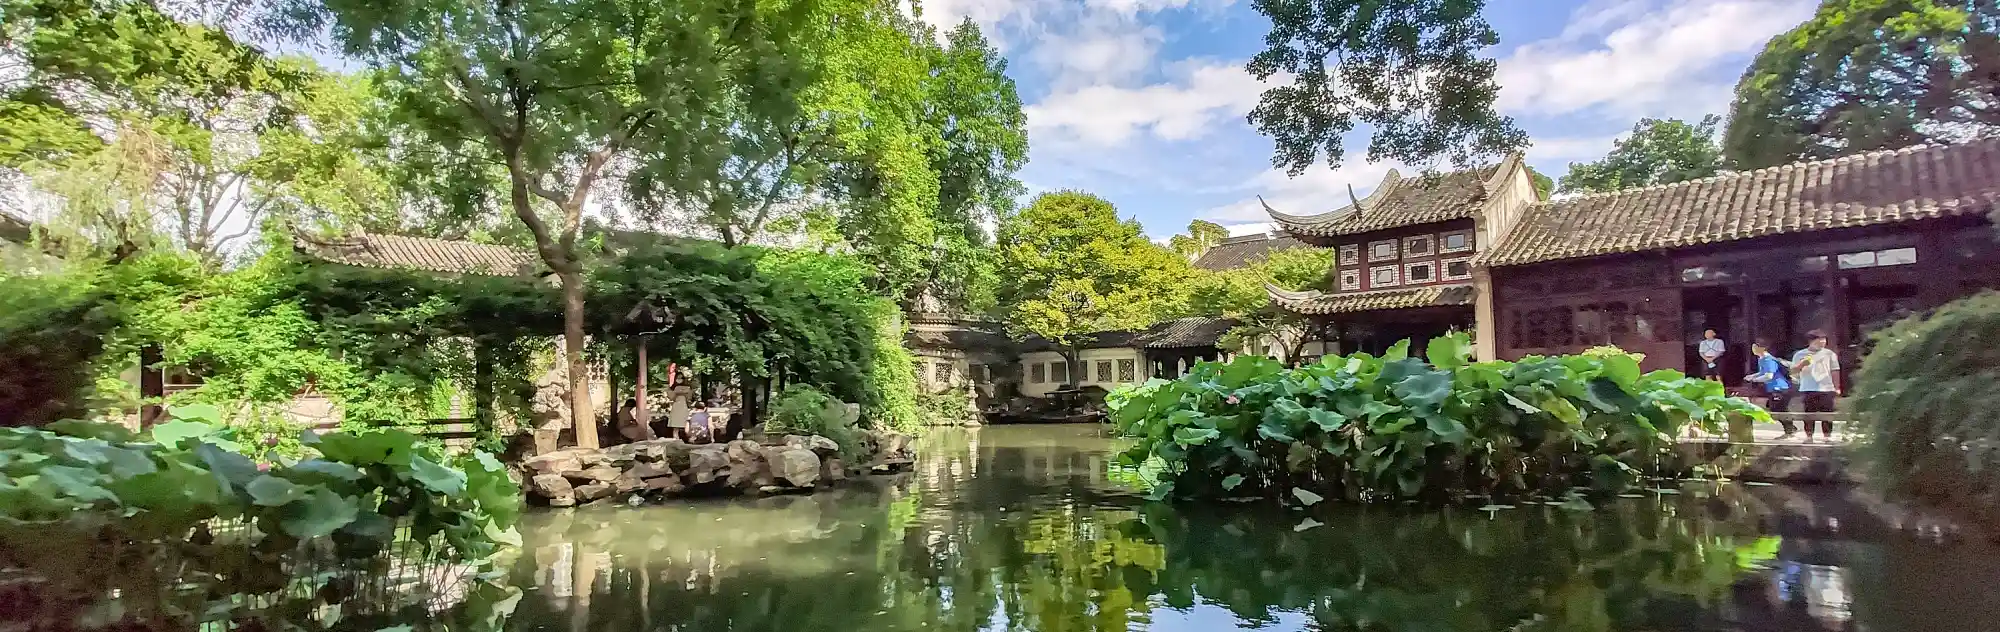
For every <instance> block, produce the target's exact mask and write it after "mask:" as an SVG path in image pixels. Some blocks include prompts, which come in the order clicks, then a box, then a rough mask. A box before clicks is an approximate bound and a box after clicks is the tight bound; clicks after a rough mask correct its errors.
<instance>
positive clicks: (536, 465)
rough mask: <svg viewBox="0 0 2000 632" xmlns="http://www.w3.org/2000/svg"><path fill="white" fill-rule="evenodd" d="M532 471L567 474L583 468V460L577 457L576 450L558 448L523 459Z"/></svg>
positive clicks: (523, 463) (524, 463)
mask: <svg viewBox="0 0 2000 632" xmlns="http://www.w3.org/2000/svg"><path fill="white" fill-rule="evenodd" d="M522 465H526V466H527V467H528V469H529V470H530V471H533V472H535V473H537V474H565V473H569V472H575V471H578V470H581V469H583V461H582V460H581V459H578V458H577V453H576V451H575V450H558V451H555V452H550V453H548V454H544V455H541V456H536V457H529V458H528V460H526V461H522Z"/></svg>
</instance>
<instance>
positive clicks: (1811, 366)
mask: <svg viewBox="0 0 2000 632" xmlns="http://www.w3.org/2000/svg"><path fill="white" fill-rule="evenodd" d="M1806 337H1807V339H1808V340H1810V342H1807V343H1806V348H1804V349H1800V350H1799V352H1798V353H1797V354H1794V355H1793V356H1792V374H1793V376H1794V377H1797V378H1798V381H1799V398H1800V400H1801V401H1803V402H1804V403H1805V409H1806V411H1805V412H1806V441H1812V440H1813V421H1814V420H1815V419H1817V420H1818V421H1819V426H1820V434H1822V435H1824V436H1825V437H1826V439H1827V440H1828V441H1832V440H1833V417H1832V413H1833V404H1834V401H1833V400H1834V398H1835V397H1839V396H1840V354H1838V353H1834V352H1833V350H1832V349H1828V348H1827V346H1826V334H1823V333H1820V332H1818V331H1814V332H1812V333H1809V334H1806Z"/></svg>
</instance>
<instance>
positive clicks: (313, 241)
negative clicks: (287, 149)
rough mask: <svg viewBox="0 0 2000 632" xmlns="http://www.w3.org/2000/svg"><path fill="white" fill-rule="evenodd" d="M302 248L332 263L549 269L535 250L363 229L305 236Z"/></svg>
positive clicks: (462, 270) (496, 271)
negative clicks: (345, 233) (340, 234)
mask: <svg viewBox="0 0 2000 632" xmlns="http://www.w3.org/2000/svg"><path fill="white" fill-rule="evenodd" d="M294 243H295V244H296V247H297V248H298V250H299V252H300V253H302V254H304V255H306V256H308V257H312V258H314V259H318V260H321V261H325V262H328V263H338V264H341V265H350V266H358V267H363V268H386V269H399V270H423V271H427V272H444V273H449V274H477V275H482V276H517V275H530V274H534V273H536V272H538V271H541V270H543V269H545V268H546V266H544V265H543V264H542V259H541V257H540V256H538V255H536V254H535V253H534V252H533V251H530V250H526V249H522V248H514V247H511V246H500V245H494V244H475V243H472V242H469V241H450V240H445V239H431V238H428V237H409V236H404V235H383V234H371V233H361V234H356V235H351V236H347V237H342V238H338V239H318V238H312V237H306V236H299V237H298V238H296V239H295V240H294Z"/></svg>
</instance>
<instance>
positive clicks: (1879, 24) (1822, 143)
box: [1722, 0, 2000, 169]
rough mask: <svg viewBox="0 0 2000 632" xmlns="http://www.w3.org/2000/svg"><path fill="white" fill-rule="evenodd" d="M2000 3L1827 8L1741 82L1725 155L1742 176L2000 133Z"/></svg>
mask: <svg viewBox="0 0 2000 632" xmlns="http://www.w3.org/2000/svg"><path fill="white" fill-rule="evenodd" d="M1995 64H2000V5H1995V4H1994V3H1992V2H1986V1H1984V0H1901V1H1886V0H1823V1H1822V2H1821V3H1820V6H1819V11H1818V13H1816V14H1814V15H1813V18H1812V19H1811V20H1807V21H1806V23H1805V24H1801V25H1799V26H1798V27H1797V28H1794V29H1792V30H1791V31H1788V32H1785V33H1782V34H1779V35H1778V36H1777V37H1773V38H1771V41H1770V43H1768V44H1765V46H1764V51H1763V52H1762V53H1760V54H1758V55H1757V58H1756V60H1755V61H1752V62H1751V64H1750V68H1749V70H1747V71H1745V72H1744V73H1743V78H1742V79H1741V80H1740V81H1738V82H1737V84H1736V100H1735V102H1734V103H1733V104H1732V105H1731V106H1730V113H1729V129H1728V132H1727V134H1726V136H1725V137H1724V138H1723V143H1722V146H1723V153H1724V155H1726V156H1728V158H1729V161H1730V163H1731V164H1732V165H1733V166H1735V167H1736V168H1737V169H1757V168H1762V167H1770V166H1776V165H1782V164H1786V163H1791V162H1796V161H1801V160H1817V159H1823V158H1833V157H1838V156H1843V155H1847V154H1852V153H1857V152H1863V151H1870V150H1875V149H1893V148H1898V147H1906V146H1909V145H1915V144H1919V143H1926V142H1945V141H1954V140H1964V139H1967V138H1972V137H1975V136H1977V135H1979V134H1981V133H1982V132H1988V131H1991V130H1993V129H1995V128H1996V126H2000V110H1996V109H1994V108H1993V107H1992V104H1991V103H1990V101H1991V95H1992V94H1994V93H1995V92H1996V91H2000V73H1996V72H1995Z"/></svg>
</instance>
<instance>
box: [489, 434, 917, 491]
mask: <svg viewBox="0 0 2000 632" xmlns="http://www.w3.org/2000/svg"><path fill="white" fill-rule="evenodd" d="M860 443H861V445H860V451H861V452H863V453H864V455H865V456H863V457H862V458H861V459H860V460H861V461H863V462H862V463H861V464H860V465H859V467H856V466H855V465H853V464H849V463H846V462H845V461H843V460H842V459H841V458H840V456H839V452H840V447H839V446H838V445H836V444H835V443H834V442H833V440H831V439H828V438H826V437H821V436H817V435H803V436H801V435H783V436H776V437H770V438H767V439H766V440H765V441H762V442H759V441H751V440H747V439H743V440H737V441H731V442H729V443H711V444H688V443H686V442H683V441H681V440H679V439H654V440H651V441H640V442H636V443H628V444H624V445H617V446H612V447H609V448H602V449H595V450H586V449H578V448H572V449H567V450H557V451H555V452H550V453H548V454H543V455H540V456H536V457H532V458H529V459H527V460H526V461H523V462H522V463H521V466H522V470H523V471H522V473H521V474H522V479H523V481H522V488H523V489H525V490H526V492H527V494H528V500H529V501H530V502H534V503H540V504H546V505H549V506H554V507H570V506H575V505H581V504H588V503H592V502H597V501H601V500H607V499H608V500H617V501H627V502H629V501H632V500H633V499H634V498H635V497H637V498H639V499H641V500H645V499H651V500H659V499H665V498H672V497H677V496H714V495H729V494H769V493H788V492H796V491H805V490H810V489H813V488H816V487H826V486H831V485H834V484H837V483H839V482H841V481H844V480H846V479H847V477H848V476H849V474H851V473H858V474H887V473H894V472H901V471H906V470H908V469H909V468H910V465H911V463H912V462H913V455H912V453H911V450H910V438H909V437H908V436H906V435H902V434H898V433H894V432H868V433H864V434H863V435H862V440H861V442H860Z"/></svg>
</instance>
